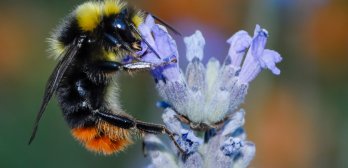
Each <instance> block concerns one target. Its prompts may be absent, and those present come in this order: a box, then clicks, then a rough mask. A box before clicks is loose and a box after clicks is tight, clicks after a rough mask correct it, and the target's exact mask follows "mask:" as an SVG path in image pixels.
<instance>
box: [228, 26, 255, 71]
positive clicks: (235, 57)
mask: <svg viewBox="0 0 348 168" xmlns="http://www.w3.org/2000/svg"><path fill="white" fill-rule="evenodd" d="M251 40H252V39H251V37H250V35H249V34H248V33H247V32H246V31H244V30H241V31H239V32H237V33H235V34H234V35H233V36H232V37H231V38H229V39H228V40H227V43H229V44H230V49H229V51H228V56H229V57H230V59H231V65H233V66H235V67H240V64H241V63H242V60H243V57H244V54H245V53H246V51H247V49H248V48H249V46H250V43H251Z"/></svg>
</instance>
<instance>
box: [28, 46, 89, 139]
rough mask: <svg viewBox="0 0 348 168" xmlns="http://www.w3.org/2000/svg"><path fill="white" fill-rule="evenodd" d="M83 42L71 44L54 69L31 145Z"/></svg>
mask: <svg viewBox="0 0 348 168" xmlns="http://www.w3.org/2000/svg"><path fill="white" fill-rule="evenodd" d="M83 41H84V39H79V40H75V42H73V44H71V45H70V46H68V47H67V49H66V51H65V52H63V53H62V57H60V58H61V59H60V60H59V62H58V64H57V66H56V67H55V68H54V70H53V72H52V74H51V76H50V78H49V80H48V81H47V84H46V89H45V93H44V96H43V99H42V102H41V106H40V110H39V112H38V113H37V116H36V120H35V123H34V127H33V132H32V134H31V137H30V140H29V144H31V142H32V141H33V140H34V138H35V135H36V131H37V129H38V126H39V121H40V119H41V117H42V114H43V113H44V111H45V109H46V107H47V104H48V102H49V101H50V99H51V98H52V96H53V94H54V92H55V91H56V90H57V88H58V85H59V83H60V81H61V79H62V77H63V75H64V73H65V71H66V70H67V68H68V67H69V65H70V63H71V62H72V61H73V60H74V58H75V55H76V54H77V52H78V51H79V49H80V48H81V44H82V42H83Z"/></svg>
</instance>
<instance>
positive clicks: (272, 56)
mask: <svg viewBox="0 0 348 168" xmlns="http://www.w3.org/2000/svg"><path fill="white" fill-rule="evenodd" d="M267 37H268V32H267V30H265V29H261V27H260V26H259V25H256V28H255V34H254V38H253V40H252V42H251V46H250V48H249V51H248V53H247V55H246V58H245V61H244V63H243V66H242V70H241V72H240V74H239V81H240V82H241V83H245V84H248V83H249V82H250V81H252V80H253V79H255V77H256V76H257V75H258V74H259V73H260V72H261V70H262V68H267V69H270V70H271V71H272V73H274V74H276V75H279V74H280V70H279V69H278V68H277V67H276V66H275V64H276V63H278V62H280V61H281V60H282V58H281V56H280V55H279V54H278V53H277V52H275V51H273V50H268V49H265V46H266V43H267Z"/></svg>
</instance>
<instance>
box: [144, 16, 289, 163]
mask: <svg viewBox="0 0 348 168" xmlns="http://www.w3.org/2000/svg"><path fill="white" fill-rule="evenodd" d="M140 31H141V33H142V34H143V37H144V39H145V40H146V41H148V42H149V43H150V44H151V46H152V48H154V49H155V50H156V52H157V53H158V54H159V55H160V57H161V58H158V57H157V56H156V55H155V54H154V52H152V51H151V49H149V48H148V46H146V45H145V44H143V49H144V51H142V53H146V55H145V56H144V57H143V58H142V59H143V61H147V62H151V63H153V64H155V65H157V66H155V67H154V68H153V69H152V75H153V77H154V78H155V79H156V81H158V82H157V83H156V88H157V91H158V93H159V95H160V96H161V97H162V99H163V101H164V102H162V103H159V104H158V106H159V107H161V108H164V113H163V115H162V119H163V122H164V124H165V125H166V128H167V129H168V130H170V131H171V132H172V133H173V134H174V135H173V136H174V137H173V139H175V141H176V143H175V144H176V145H178V146H179V148H180V149H182V151H184V153H180V152H179V149H178V148H177V146H176V145H174V144H172V145H171V147H172V148H171V149H172V150H171V151H168V150H169V149H168V148H167V147H165V145H163V143H161V142H160V141H159V140H158V139H156V137H153V136H147V137H146V139H145V148H148V150H147V151H148V153H149V156H150V158H151V161H152V164H151V165H150V166H149V167H153V168H157V167H163V165H165V166H167V167H171V166H174V167H184V168H196V167H217V168H221V167H242V168H244V167H247V166H248V165H249V164H250V162H251V160H252V159H253V158H254V156H255V145H254V144H253V143H252V142H250V141H248V140H247V134H246V132H245V130H244V128H243V126H244V122H245V114H246V113H245V111H244V110H243V109H240V105H241V104H242V103H243V102H244V98H245V96H246V95H247V90H248V87H249V83H250V82H251V81H252V80H253V79H254V78H255V77H256V76H257V75H258V74H259V73H260V72H261V71H262V69H269V70H271V71H272V73H273V74H275V75H279V74H280V70H279V69H278V68H277V67H276V64H277V63H279V62H280V61H281V60H282V57H281V56H280V55H279V53H277V52H276V51H273V50H269V49H265V46H266V43H267V38H268V32H267V30H265V29H262V28H261V27H260V26H259V25H256V28H255V32H254V36H253V37H251V36H249V34H248V33H247V32H246V31H239V32H237V33H235V34H234V35H233V36H232V37H231V38H230V39H228V40H227V43H229V44H230V49H229V51H228V55H227V57H228V58H227V59H226V60H228V61H226V62H225V63H220V62H219V60H217V59H215V58H213V57H211V58H209V59H208V62H207V63H206V64H204V63H203V62H202V60H203V57H204V46H205V39H204V37H203V35H202V33H201V32H199V31H196V32H195V33H194V34H193V35H191V36H189V37H185V38H184V42H185V45H186V58H187V60H188V62H189V63H188V65H187V67H186V73H181V70H180V69H179V67H178V64H177V63H170V64H168V62H170V60H171V59H173V58H177V57H178V51H177V48H176V47H177V46H176V44H175V41H174V40H173V39H172V37H170V35H169V34H168V32H167V30H166V29H165V28H164V27H162V26H159V25H157V24H155V22H154V20H153V18H152V17H151V16H148V17H147V18H146V21H145V23H144V24H143V25H142V26H140ZM145 51H146V52H145ZM243 60H244V61H243ZM183 72H185V71H183ZM201 131H204V132H205V136H204V137H203V136H201V134H199V133H198V132H201ZM203 138H204V140H203Z"/></svg>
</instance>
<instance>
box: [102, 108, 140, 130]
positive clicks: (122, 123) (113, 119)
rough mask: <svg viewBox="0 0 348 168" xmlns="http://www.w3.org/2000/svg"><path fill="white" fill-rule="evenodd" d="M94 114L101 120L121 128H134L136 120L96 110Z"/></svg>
mask: <svg viewBox="0 0 348 168" xmlns="http://www.w3.org/2000/svg"><path fill="white" fill-rule="evenodd" d="M96 114H97V115H98V117H100V118H101V119H102V120H104V121H106V122H108V123H110V124H112V125H114V126H117V127H120V128H123V129H130V128H134V127H135V125H136V122H135V121H134V120H132V119H130V118H129V117H125V116H121V115H115V114H110V113H102V112H96Z"/></svg>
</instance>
